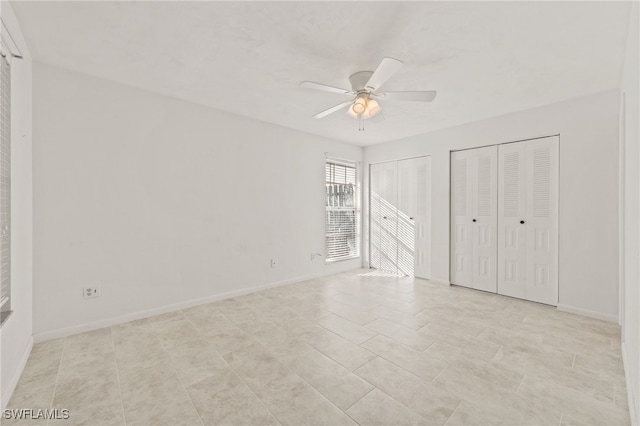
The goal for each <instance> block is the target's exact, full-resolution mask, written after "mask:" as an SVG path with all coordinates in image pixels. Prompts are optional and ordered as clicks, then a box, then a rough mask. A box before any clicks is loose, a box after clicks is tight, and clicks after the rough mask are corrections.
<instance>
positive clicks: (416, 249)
mask: <svg viewBox="0 0 640 426" xmlns="http://www.w3.org/2000/svg"><path fill="white" fill-rule="evenodd" d="M430 165H431V157H417V158H411V159H408V160H401V161H398V268H399V272H401V273H403V274H405V275H409V276H417V277H421V278H429V276H430V259H429V252H430V246H431V238H430V232H431V224H430V221H429V211H430V206H429V204H430V199H431V193H430V192H431V182H430V179H431V172H430Z"/></svg>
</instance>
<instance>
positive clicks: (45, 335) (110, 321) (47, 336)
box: [33, 268, 353, 343]
mask: <svg viewBox="0 0 640 426" xmlns="http://www.w3.org/2000/svg"><path fill="white" fill-rule="evenodd" d="M352 269H353V268H352ZM335 273H336V272H335V271H332V272H330V273H318V274H313V275H306V276H302V277H296V278H291V279H287V280H283V281H278V282H275V283H269V284H264V285H260V286H255V287H248V288H244V289H240V290H234V291H228V292H225V293H219V294H215V295H212V296H207V297H202V298H199V299H192V300H187V301H184V302H179V303H174V304H171V305H164V306H160V307H158V308H153V309H147V310H144V311H138V312H133V313H130V314H126V315H121V316H117V317H112V318H107V319H103V320H98V321H92V322H88V323H85V324H80V325H74V326H71V327H65V328H59V329H56V330H50V331H44V332H41V333H36V334H34V336H33V340H34V341H35V342H36V343H39V342H44V341H47V340H52V339H58V338H61V337H66V336H71V335H74V334H78V333H84V332H87V331H92V330H97V329H100V328H105V327H111V326H114V325H118V324H123V323H125V322H129V321H135V320H139V319H143V318H148V317H152V316H154V315H160V314H165V313H167V312H172V311H177V310H179V309H185V308H190V307H192V306H196V305H202V304H204V303H211V302H217V301H219V300H224V299H230V298H232V297H238V296H243V295H245V294H250V293H255V292H256V291H260V290H266V289H269V288H274V287H280V286H283V285H288V284H293V283H297V282H301V281H306V280H311V279H314V278H319V277H321V276H325V275H333V274H335Z"/></svg>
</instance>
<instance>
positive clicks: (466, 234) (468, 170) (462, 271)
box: [450, 150, 475, 287]
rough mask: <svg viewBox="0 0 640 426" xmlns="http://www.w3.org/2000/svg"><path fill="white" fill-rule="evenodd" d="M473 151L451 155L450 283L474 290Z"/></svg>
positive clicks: (457, 152)
mask: <svg viewBox="0 0 640 426" xmlns="http://www.w3.org/2000/svg"><path fill="white" fill-rule="evenodd" d="M473 165H474V153H473V152H472V150H466V151H456V152H452V153H451V265H450V266H451V278H450V280H451V283H452V284H456V285H461V286H464V287H473V264H472V260H473V237H472V232H473V228H472V226H471V225H472V224H473V222H472V220H473V216H472V214H473V196H472V190H471V185H472V182H473V170H474V169H475V167H473Z"/></svg>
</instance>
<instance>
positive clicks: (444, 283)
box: [429, 278, 451, 286]
mask: <svg viewBox="0 0 640 426" xmlns="http://www.w3.org/2000/svg"><path fill="white" fill-rule="evenodd" d="M429 282H430V283H432V284H439V285H445V286H450V285H451V283H450V282H449V281H447V280H437V279H435V278H431V279H429Z"/></svg>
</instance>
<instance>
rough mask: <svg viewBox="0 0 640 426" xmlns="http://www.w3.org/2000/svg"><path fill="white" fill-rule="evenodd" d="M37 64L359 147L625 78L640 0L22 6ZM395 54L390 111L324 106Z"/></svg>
mask: <svg viewBox="0 0 640 426" xmlns="http://www.w3.org/2000/svg"><path fill="white" fill-rule="evenodd" d="M12 6H13V8H14V10H15V12H16V15H17V16H18V19H19V21H20V23H21V25H22V29H23V32H24V33H25V37H26V39H27V42H28V44H29V46H30V49H31V53H32V55H33V56H34V58H35V59H36V60H38V61H41V62H45V63H50V64H54V65H58V66H61V67H64V68H68V69H71V70H75V71H79V72H83V73H87V74H91V75H95V76H99V77H103V78H107V79H110V80H115V81H118V82H121V83H125V84H128V85H132V86H136V87H140V88H144V89H148V90H152V91H155V92H159V93H163V94H166V95H170V96H175V97H178V98H182V99H186V100H190V101H193V102H197V103H200V104H205V105H209V106H212V107H215V108H219V109H222V110H226V111H230V112H234V113H238V114H241V115H245V116H248V117H252V118H255V119H258V120H262V121H266V122H271V123H275V124H279V125H282V126H285V127H290V128H293V129H298V130H301V131H304V132H309V133H313V134H317V135H321V136H325V137H329V138H333V139H337V140H342V141H347V142H351V143H355V144H358V145H370V144H374V143H379V142H383V141H388V140H393V139H399V138H402V137H406V136H410V135H415V134H419V133H424V132H428V131H432V130H435V129H440V128H444V127H449V126H452V125H456V124H460V123H465V122H469V121H475V120H480V119H483V118H487V117H491V116H497V115H502V114H505V113H509V112H512V111H518V110H523V109H527V108H531V107H535V106H539V105H544V104H548V103H552V102H557V101H560V100H564V99H568V98H572V97H576V96H581V95H585V94H588V93H593V92H597V91H601V90H606V89H610V88H615V87H618V86H619V81H620V73H621V69H622V64H623V57H624V48H625V40H626V33H627V22H628V17H629V11H630V3H615V2H478V1H474V2H331V3H329V2H275V3H271V2H184V1H175V2H80V1H78V2H56V1H45V2H20V1H18V2H15V1H14V2H12ZM384 56H391V57H394V58H398V59H400V60H402V61H404V62H405V67H404V68H403V69H402V70H401V71H400V72H398V73H397V74H396V75H395V76H394V77H393V78H392V79H391V80H389V81H388V82H387V83H386V84H385V86H384V89H386V90H437V91H438V97H437V98H436V100H435V101H434V102H433V103H431V104H417V103H403V102H391V101H388V102H381V104H382V106H383V112H384V115H385V117H386V120H385V121H383V122H381V123H366V124H367V125H366V131H365V132H358V125H357V122H356V121H355V120H354V119H353V118H350V117H348V116H347V115H346V114H345V113H342V112H340V113H336V114H333V115H331V116H329V117H327V118H324V119H321V120H316V119H313V118H311V116H312V115H313V114H315V113H316V112H319V111H321V110H323V109H326V108H328V107H331V106H333V105H335V104H338V103H340V102H341V101H343V100H345V97H344V96H343V95H339V94H333V93H323V92H316V91H313V90H310V89H305V88H301V87H298V83H299V82H300V81H302V80H312V81H317V82H322V83H326V84H330V85H334V86H338V87H345V88H348V87H349V86H348V76H349V75H350V74H352V73H353V72H356V71H361V70H373V69H374V68H375V67H376V65H377V64H378V62H379V61H380V60H381V59H382V58H383V57H384Z"/></svg>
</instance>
